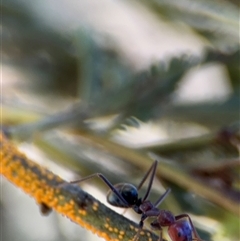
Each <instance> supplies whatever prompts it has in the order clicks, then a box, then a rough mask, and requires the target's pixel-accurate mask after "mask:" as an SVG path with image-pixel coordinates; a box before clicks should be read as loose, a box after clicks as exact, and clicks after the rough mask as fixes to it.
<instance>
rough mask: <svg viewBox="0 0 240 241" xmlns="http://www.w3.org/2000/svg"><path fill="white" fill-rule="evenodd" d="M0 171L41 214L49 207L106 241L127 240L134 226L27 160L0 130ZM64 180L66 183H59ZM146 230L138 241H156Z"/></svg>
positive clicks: (136, 227)
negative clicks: (33, 203) (23, 192)
mask: <svg viewBox="0 0 240 241" xmlns="http://www.w3.org/2000/svg"><path fill="white" fill-rule="evenodd" d="M0 147H1V160H0V164H1V168H0V174H2V175H3V176H5V177H6V178H7V179H8V180H9V181H10V182H12V183H13V184H15V185H16V186H17V187H19V188H21V189H22V190H24V191H25V192H26V193H27V194H29V195H30V196H32V197H33V198H35V200H36V202H37V203H38V204H40V207H41V210H42V211H43V213H48V211H50V210H51V209H54V210H55V211H57V212H59V213H61V214H62V215H64V216H66V217H68V218H69V219H71V220H72V221H73V222H75V223H78V224H80V225H81V226H82V227H84V228H86V229H88V230H91V231H92V232H93V233H96V234H97V235H98V236H100V237H103V238H105V240H107V241H110V240H111V241H120V240H121V241H130V240H132V239H133V238H134V235H135V234H136V232H137V231H138V225H137V224H136V223H134V222H132V221H130V220H128V219H126V218H125V217H123V216H121V215H119V214H117V213H116V212H114V211H113V210H111V209H109V208H108V207H106V206H105V205H103V204H102V203H100V202H99V201H98V200H96V199H95V198H93V197H92V196H91V195H89V194H88V193H86V192H84V191H83V190H82V189H81V188H80V187H79V186H76V185H72V184H68V183H66V182H65V181H64V180H63V179H61V178H60V177H58V176H56V175H55V174H53V173H52V172H50V171H49V170H47V169H45V168H43V167H42V166H40V165H38V164H36V163H34V162H33V161H31V160H29V159H28V158H27V157H26V156H25V155H24V154H22V153H21V152H19V151H18V150H17V148H16V147H15V146H14V145H13V144H12V143H11V142H10V141H9V140H8V139H7V138H6V137H5V136H4V135H3V134H2V133H0ZM62 183H66V185H60V184H62ZM157 240H158V237H157V236H156V235H154V234H153V233H151V232H150V231H148V230H143V231H141V235H140V238H139V241H157Z"/></svg>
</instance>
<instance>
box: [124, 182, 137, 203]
mask: <svg viewBox="0 0 240 241" xmlns="http://www.w3.org/2000/svg"><path fill="white" fill-rule="evenodd" d="M121 194H122V196H123V198H124V199H125V200H126V201H127V202H128V203H129V205H134V204H135V203H136V202H137V200H138V191H137V189H136V187H134V186H133V185H131V184H127V185H125V186H124V187H123V188H122V190H121Z"/></svg>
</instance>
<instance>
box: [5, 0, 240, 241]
mask: <svg viewBox="0 0 240 241" xmlns="http://www.w3.org/2000/svg"><path fill="white" fill-rule="evenodd" d="M239 9H240V7H239V1H238V0H231V1H223V0H222V1H220V0H210V1H209V0H208V1H205V0H195V1H191V0H178V1H174V0H147V1H146V0H140V1H134V0H131V1H126V0H122V1H118V0H115V1H111V0H101V1H99V0H82V1H74V0H71V1H69V0H68V1H67V0H58V1H56V0H50V1H30V0H24V1H23V0H3V1H1V15H2V17H1V123H2V125H3V126H7V127H8V128H9V132H10V133H11V134H12V138H13V140H14V141H15V143H16V145H18V146H19V148H20V149H21V150H22V151H23V152H24V153H26V154H27V155H28V156H29V157H30V158H32V159H33V160H35V161H36V162H38V163H40V164H41V165H43V166H45V167H47V168H49V169H50V170H52V171H53V172H54V173H56V174H58V175H60V176H61V177H62V178H64V179H66V180H68V181H71V180H76V179H79V178H81V177H84V176H87V175H89V174H92V173H94V172H102V173H103V174H104V175H105V176H106V177H107V178H108V179H109V180H110V181H111V182H112V183H118V182H129V183H133V184H134V185H138V183H139V182H140V180H141V178H142V177H143V175H144V174H145V173H146V171H147V169H144V168H143V166H149V167H150V166H151V164H152V162H153V161H154V160H155V159H157V160H158V161H159V167H158V173H157V175H156V178H155V181H154V185H153V189H152V192H151V196H150V199H151V200H152V201H153V202H154V200H156V199H157V198H158V197H159V196H160V195H161V193H163V192H164V190H165V188H167V187H171V189H172V193H171V195H169V197H168V198H167V199H166V200H165V202H164V203H163V204H162V205H161V207H160V208H162V209H167V210H171V211H172V212H173V213H175V214H176V215H177V214H181V213H188V214H189V215H190V216H191V218H192V220H193V222H194V225H195V226H196V228H197V230H198V232H199V234H200V236H201V237H202V239H205V240H217V241H220V240H221V241H229V240H231V241H235V240H236V241H237V240H239V239H240V233H239V225H240V223H239V216H240V208H239V207H240V206H239V202H240V192H239V191H240V185H239V184H240V182H239V181H240V175H239V174H240V168H239V164H240V161H239V146H240V144H239V143H240V132H239V117H240V116H239V113H240V112H239V110H240V101H239V90H240V89H239V84H240V82H239V81H240V50H239V46H240V45H239V43H240V41H239ZM196 183H200V184H201V188H199V186H198V185H197V184H196ZM81 186H82V187H83V188H84V189H85V190H86V191H87V192H89V193H91V194H93V195H94V196H96V197H97V198H98V199H99V200H101V201H102V202H104V203H106V201H105V199H106V198H105V197H106V193H107V190H108V188H107V187H106V186H105V185H104V184H103V183H102V182H101V181H100V180H98V179H96V180H95V179H94V180H91V181H86V182H85V183H84V184H81ZM145 190H146V185H145V186H144V187H143V188H142V190H141V192H140V195H144V191H145ZM206 190H207V192H206ZM208 193H212V195H208ZM106 205H108V204H107V203H106ZM109 206H110V205H109ZM110 207H111V206H110ZM111 208H113V207H111ZM114 210H116V211H118V212H120V213H122V212H123V210H121V209H114ZM0 215H1V218H0V220H1V238H2V240H3V241H18V240H25V241H42V240H49V241H56V240H58V241H64V240H69V241H75V240H84V241H88V240H91V241H93V240H96V241H97V240H103V239H100V238H98V237H97V236H95V235H93V234H92V233H91V232H89V231H87V230H85V229H83V228H81V227H79V226H77V225H76V224H74V223H72V222H70V221H69V220H68V219H66V218H64V217H62V216H60V215H58V214H57V213H55V212H52V213H51V214H50V215H49V216H48V217H44V216H42V215H41V213H40V212H39V207H38V206H37V205H36V204H35V201H34V200H33V199H32V198H30V197H28V196H27V195H25V194H24V193H23V192H22V191H21V190H19V189H17V188H16V187H14V186H13V185H12V184H10V183H8V181H7V180H5V179H4V178H1V196H0ZM124 215H125V216H127V217H129V218H130V219H133V220H135V221H136V222H139V216H138V215H135V214H134V213H133V212H132V211H130V210H129V211H127V213H126V214H124ZM146 227H149V225H148V224H146ZM165 237H166V239H167V240H169V241H170V238H169V237H168V236H167V234H166V236H165Z"/></svg>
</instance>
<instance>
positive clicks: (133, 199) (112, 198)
mask: <svg viewBox="0 0 240 241" xmlns="http://www.w3.org/2000/svg"><path fill="white" fill-rule="evenodd" d="M157 164H158V162H157V161H155V162H154V163H153V164H152V166H151V167H150V168H149V170H148V171H147V173H146V174H145V175H144V177H143V179H142V180H141V182H140V183H139V185H138V186H137V187H135V186H134V185H132V184H130V183H118V184H115V185H113V184H112V183H111V182H110V181H109V180H108V179H107V178H106V177H105V176H104V175H103V174H101V173H94V174H92V175H89V176H87V177H84V178H82V179H80V180H76V181H72V182H70V183H72V184H74V183H80V182H83V181H86V180H88V179H91V178H93V177H96V176H97V177H99V178H100V179H101V180H103V182H104V183H105V184H106V185H107V186H108V187H109V188H110V190H109V191H108V193H107V201H108V203H110V204H111V205H113V206H115V207H122V208H132V209H133V210H134V211H135V212H136V213H138V214H141V220H140V222H139V230H138V232H137V234H136V235H135V237H134V241H137V240H138V238H139V234H140V231H141V230H142V229H143V226H144V222H145V220H146V219H147V218H155V219H154V221H153V222H151V223H150V225H151V228H153V229H155V230H159V231H160V234H159V241H163V237H162V227H168V234H169V236H170V238H171V239H172V241H204V240H202V239H201V238H200V237H199V235H198V233H197V231H196V229H195V227H194V225H193V223H192V221H191V218H190V217H189V215H188V214H180V215H177V216H174V215H173V214H172V213H171V212H170V211H167V210H161V209H158V206H159V205H160V204H161V203H162V201H163V200H164V199H165V198H166V196H167V195H168V194H169V193H170V191H171V190H170V189H169V188H168V189H167V190H166V191H165V193H164V194H163V195H161V196H160V197H159V199H158V200H157V201H156V202H155V203H154V204H153V203H152V202H151V201H150V200H148V196H149V194H150V191H151V188H152V183H153V179H154V176H155V173H156V169H157ZM149 175H150V179H149V183H148V187H147V190H146V193H145V195H144V197H143V198H141V197H139V196H138V190H139V189H140V188H141V187H142V185H143V184H144V183H145V181H146V179H147V178H148V176H149Z"/></svg>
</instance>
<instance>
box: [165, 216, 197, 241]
mask: <svg viewBox="0 0 240 241" xmlns="http://www.w3.org/2000/svg"><path fill="white" fill-rule="evenodd" d="M168 234H169V236H170V238H171V239H172V241H193V239H192V228H191V225H190V223H189V222H188V220H186V219H181V220H178V221H177V222H176V223H174V224H172V225H171V226H170V227H169V228H168Z"/></svg>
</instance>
